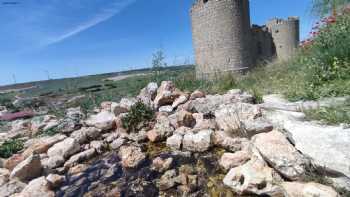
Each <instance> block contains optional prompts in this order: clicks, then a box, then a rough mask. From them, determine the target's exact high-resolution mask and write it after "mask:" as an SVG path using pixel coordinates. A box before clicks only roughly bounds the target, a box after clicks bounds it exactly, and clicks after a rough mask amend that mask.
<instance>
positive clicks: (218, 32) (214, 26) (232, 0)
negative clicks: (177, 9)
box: [191, 0, 253, 78]
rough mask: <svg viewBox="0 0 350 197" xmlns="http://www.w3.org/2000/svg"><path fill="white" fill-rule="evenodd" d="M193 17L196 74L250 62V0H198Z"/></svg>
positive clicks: (236, 67)
mask: <svg viewBox="0 0 350 197" xmlns="http://www.w3.org/2000/svg"><path fill="white" fill-rule="evenodd" d="M191 18H192V34H193V45H194V50H195V56H196V64H197V66H196V73H197V78H211V77H213V76H215V75H216V74H217V72H220V73H226V72H232V71H239V70H244V69H246V68H249V67H250V66H251V64H252V62H253V61H252V60H253V58H252V56H251V54H252V53H251V48H250V46H251V30H250V14H249V1H248V0H197V2H196V3H195V4H194V5H193V7H192V10H191Z"/></svg>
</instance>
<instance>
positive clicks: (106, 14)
mask: <svg viewBox="0 0 350 197" xmlns="http://www.w3.org/2000/svg"><path fill="white" fill-rule="evenodd" d="M135 1H136V0H120V1H118V2H115V3H114V4H112V6H111V7H108V8H105V9H103V10H102V11H101V12H100V13H96V14H95V16H93V17H92V18H91V19H89V20H88V21H83V22H82V23H80V24H78V25H77V26H75V27H73V28H71V29H70V30H68V31H66V32H64V33H63V34H61V35H58V36H56V37H52V38H49V39H47V40H46V42H44V43H42V46H49V45H52V44H56V43H59V42H61V41H64V40H65V39H68V38H70V37H72V36H75V35H77V34H79V33H81V32H83V31H85V30H87V29H89V28H92V27H94V26H96V25H98V24H100V23H102V22H104V21H107V20H108V19H110V18H112V17H113V16H115V15H116V14H118V13H120V12H121V11H122V10H124V9H125V8H126V7H127V6H129V5H130V4H132V3H133V2H135Z"/></svg>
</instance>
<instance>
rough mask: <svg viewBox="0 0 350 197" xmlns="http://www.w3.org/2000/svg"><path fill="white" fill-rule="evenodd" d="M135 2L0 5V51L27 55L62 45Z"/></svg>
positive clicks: (58, 0) (59, 0)
mask: <svg viewBox="0 0 350 197" xmlns="http://www.w3.org/2000/svg"><path fill="white" fill-rule="evenodd" d="M135 1H137V0H45V1H41V0H40V1H36V0H35V1H34V0H28V1H26V2H25V3H23V4H21V5H20V6H17V7H12V8H6V9H5V8H4V7H1V6H0V24H1V27H2V28H0V35H2V36H1V37H0V43H2V44H1V45H0V51H2V54H4V53H6V54H7V55H13V54H27V53H30V52H32V51H38V50H41V49H44V48H45V47H47V46H50V45H53V44H57V43H60V42H63V41H65V40H67V39H69V38H71V37H73V36H76V35H78V34H80V33H82V32H84V31H86V30H88V29H90V28H93V27H95V26H97V25H99V24H101V23H102V22H105V21H107V20H109V19H111V18H112V17H114V16H116V15H117V14H118V13H120V12H121V11H123V10H125V9H126V8H127V7H128V6H129V5H131V4H132V3H134V2H135Z"/></svg>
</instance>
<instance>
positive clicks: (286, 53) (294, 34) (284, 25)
mask: <svg viewBox="0 0 350 197" xmlns="http://www.w3.org/2000/svg"><path fill="white" fill-rule="evenodd" d="M267 27H268V29H269V32H270V33H271V35H272V38H273V43H274V45H275V48H276V54H277V58H278V59H280V60H287V59H289V58H290V57H291V56H293V54H294V53H295V51H296V49H297V48H298V46H299V41H300V35H299V18H297V17H289V18H288V19H287V20H282V19H273V20H271V21H269V22H268V23H267Z"/></svg>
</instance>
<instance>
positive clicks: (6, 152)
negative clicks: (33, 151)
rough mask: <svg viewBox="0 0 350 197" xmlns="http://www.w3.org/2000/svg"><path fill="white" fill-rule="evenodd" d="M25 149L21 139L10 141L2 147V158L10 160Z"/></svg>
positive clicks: (0, 152) (0, 148) (0, 154)
mask: <svg viewBox="0 0 350 197" xmlns="http://www.w3.org/2000/svg"><path fill="white" fill-rule="evenodd" d="M23 147H24V141H23V140H20V139H10V140H7V141H5V142H4V143H3V144H2V145H1V146H0V157H2V158H9V157H11V156H12V155H13V154H16V153H17V152H19V151H21V150H22V149H23Z"/></svg>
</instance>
